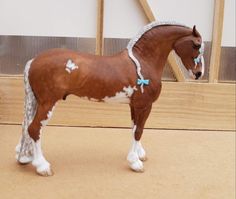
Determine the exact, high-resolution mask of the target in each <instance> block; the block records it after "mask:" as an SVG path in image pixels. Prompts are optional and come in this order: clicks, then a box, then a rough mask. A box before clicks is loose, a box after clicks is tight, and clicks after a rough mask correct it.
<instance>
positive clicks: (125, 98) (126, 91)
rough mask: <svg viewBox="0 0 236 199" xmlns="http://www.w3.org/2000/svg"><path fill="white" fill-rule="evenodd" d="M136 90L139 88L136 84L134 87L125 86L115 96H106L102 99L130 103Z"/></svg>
mask: <svg viewBox="0 0 236 199" xmlns="http://www.w3.org/2000/svg"><path fill="white" fill-rule="evenodd" d="M135 90H137V88H136V87H135V86H134V87H133V88H132V87H131V86H128V87H124V88H123V90H122V91H120V92H117V93H115V95H114V96H112V97H104V98H103V99H102V100H103V101H104V102H108V103H112V102H116V103H125V104H128V103H129V102H130V97H131V96H132V95H133V93H134V91H135Z"/></svg>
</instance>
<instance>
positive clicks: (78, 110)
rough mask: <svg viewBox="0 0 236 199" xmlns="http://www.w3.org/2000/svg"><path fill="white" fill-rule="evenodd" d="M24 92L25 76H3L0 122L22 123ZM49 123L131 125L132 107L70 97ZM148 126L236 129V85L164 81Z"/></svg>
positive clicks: (0, 91) (0, 87) (58, 106)
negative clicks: (130, 110) (23, 77)
mask: <svg viewBox="0 0 236 199" xmlns="http://www.w3.org/2000/svg"><path fill="white" fill-rule="evenodd" d="M23 95H24V91H23V80H22V77H15V78H12V77H6V78H4V77H1V78H0V123H2V124H4V123H10V124H20V123H22V118H23V103H24V102H23ZM49 124H51V125H65V126H101V127H129V126H130V114H129V106H128V105H124V104H123V105H122V104H119V105H117V104H106V103H96V102H88V101H86V100H81V99H79V98H77V97H75V96H69V97H68V99H67V100H66V101H60V102H58V104H57V106H56V109H55V111H54V115H53V118H52V120H51V121H50V123H49ZM146 128H166V129H207V130H235V84H208V83H190V82H188V83H181V82H177V83H176V82H164V83H163V90H162V94H161V97H160V98H159V100H158V101H157V102H156V103H155V104H154V107H153V110H152V113H151V116H150V117H149V119H148V122H147V125H146Z"/></svg>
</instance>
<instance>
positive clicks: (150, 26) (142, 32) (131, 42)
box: [126, 21, 189, 93]
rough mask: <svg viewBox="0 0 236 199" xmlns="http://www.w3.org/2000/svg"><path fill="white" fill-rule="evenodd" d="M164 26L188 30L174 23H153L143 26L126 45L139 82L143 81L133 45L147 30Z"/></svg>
mask: <svg viewBox="0 0 236 199" xmlns="http://www.w3.org/2000/svg"><path fill="white" fill-rule="evenodd" d="M164 25H175V26H182V27H186V28H189V27H188V26H186V25H184V24H181V23H177V22H175V21H168V22H165V21H162V22H159V21H153V22H151V23H149V24H147V25H146V26H144V27H143V28H142V29H141V30H140V31H139V32H138V34H137V35H136V36H135V37H133V38H132V39H131V40H130V41H129V43H128V45H127V47H126V48H127V50H128V55H129V57H130V59H132V60H133V62H134V63H135V65H136V68H137V74H138V77H139V79H140V80H144V77H143V75H142V73H141V65H140V63H139V61H138V59H137V58H136V57H135V56H134V54H133V47H134V45H135V44H136V43H137V42H138V41H139V39H140V38H141V37H142V36H143V35H144V34H145V33H146V32H147V31H149V30H151V29H152V28H155V27H158V26H164ZM140 87H141V91H142V93H143V91H144V90H143V84H141V86H140Z"/></svg>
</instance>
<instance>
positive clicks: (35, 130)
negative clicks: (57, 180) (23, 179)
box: [28, 103, 55, 176]
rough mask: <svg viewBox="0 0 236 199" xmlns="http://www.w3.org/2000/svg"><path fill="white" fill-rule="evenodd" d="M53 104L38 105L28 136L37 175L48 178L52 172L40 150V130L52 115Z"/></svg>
mask: <svg viewBox="0 0 236 199" xmlns="http://www.w3.org/2000/svg"><path fill="white" fill-rule="evenodd" d="M54 104H55V103H47V104H38V107H37V112H36V114H35V117H34V119H33V121H32V123H31V124H30V126H29V129H28V131H29V135H30V137H31V138H32V140H33V141H32V143H33V148H34V158H33V162H32V164H33V166H35V167H36V171H37V173H38V174H39V175H42V176H50V175H53V172H52V170H51V168H50V164H49V162H48V161H47V160H46V159H45V158H44V156H43V153H42V149H41V138H40V133H41V128H42V127H43V126H45V125H46V124H47V121H48V120H49V119H50V117H51V115H52V109H53V106H54Z"/></svg>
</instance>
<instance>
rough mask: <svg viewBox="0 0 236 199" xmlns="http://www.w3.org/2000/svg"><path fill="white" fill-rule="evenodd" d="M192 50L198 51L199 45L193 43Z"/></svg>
mask: <svg viewBox="0 0 236 199" xmlns="http://www.w3.org/2000/svg"><path fill="white" fill-rule="evenodd" d="M193 48H194V49H196V50H199V49H200V48H201V44H195V43H193Z"/></svg>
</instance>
